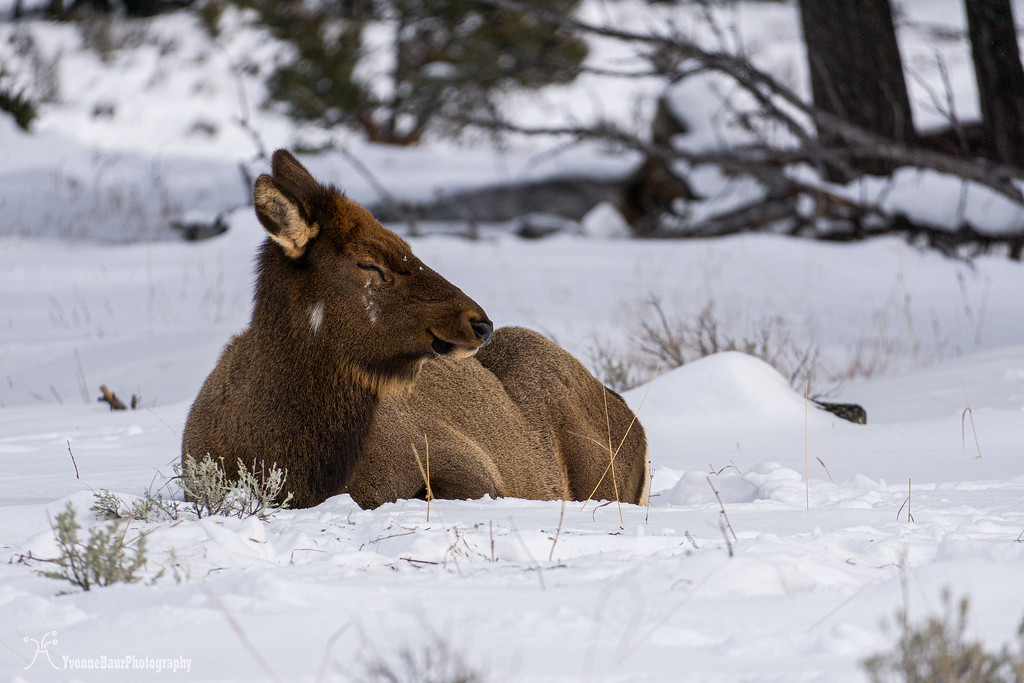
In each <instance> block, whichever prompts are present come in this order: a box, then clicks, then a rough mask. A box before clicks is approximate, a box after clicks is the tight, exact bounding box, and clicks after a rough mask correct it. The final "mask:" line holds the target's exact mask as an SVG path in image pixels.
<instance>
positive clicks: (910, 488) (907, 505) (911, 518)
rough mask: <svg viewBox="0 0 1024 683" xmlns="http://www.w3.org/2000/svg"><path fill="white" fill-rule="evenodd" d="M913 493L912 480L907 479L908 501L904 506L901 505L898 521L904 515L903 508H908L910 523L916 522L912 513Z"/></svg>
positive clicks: (898, 511) (897, 514)
mask: <svg viewBox="0 0 1024 683" xmlns="http://www.w3.org/2000/svg"><path fill="white" fill-rule="evenodd" d="M912 493H913V491H912V487H911V480H910V479H909V478H908V479H907V498H906V500H904V501H903V505H900V509H899V510H897V511H896V519H897V520H898V519H899V518H900V515H901V514H903V508H907V521H908V522H913V521H914V515H912V514H911V513H910V496H911V494H912Z"/></svg>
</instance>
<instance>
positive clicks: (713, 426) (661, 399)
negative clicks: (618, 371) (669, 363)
mask: <svg viewBox="0 0 1024 683" xmlns="http://www.w3.org/2000/svg"><path fill="white" fill-rule="evenodd" d="M645 393H647V388H646V387H642V388H638V389H634V390H633V391H630V392H627V393H626V394H625V398H626V401H627V402H628V403H629V405H630V407H632V408H633V410H635V411H636V412H637V415H638V416H639V419H640V422H641V423H642V424H643V426H644V429H645V431H646V433H647V443H648V452H649V454H650V458H651V463H652V464H653V466H654V469H655V471H656V472H657V470H658V469H659V468H661V467H664V468H672V469H678V470H682V471H687V470H692V469H693V468H694V465H695V464H697V463H699V464H708V465H709V468H708V469H709V470H714V471H717V470H719V469H720V468H722V467H724V466H726V465H728V464H729V463H730V462H731V461H732V459H733V458H735V457H737V456H738V454H739V452H740V451H743V452H744V454H745V456H748V457H749V456H753V457H754V458H756V459H755V462H768V461H773V460H780V459H781V461H782V462H783V463H786V462H789V460H788V457H789V456H791V455H795V454H797V453H799V454H800V458H801V459H802V458H803V447H804V446H803V443H804V432H805V429H807V430H811V431H812V432H815V431H820V430H822V429H844V428H845V427H844V426H845V425H846V424H847V423H843V422H842V420H839V419H838V418H836V417H835V416H833V415H831V414H830V413H826V412H824V411H822V410H820V409H818V408H816V407H814V406H813V404H812V405H811V406H810V407H808V406H807V405H806V403H805V400H804V397H803V396H802V395H801V394H799V393H797V392H795V391H794V390H793V389H792V388H791V387H790V386H789V384H788V383H787V382H786V380H785V378H784V377H782V375H780V374H779V373H778V372H777V371H776V370H775V369H774V368H772V367H771V366H770V365H768V364H767V363H765V362H764V361H762V360H760V359H758V358H755V357H753V356H750V355H748V354H745V353H739V352H735V351H730V352H725V353H718V354H715V355H712V356H708V357H706V358H702V359H701V360H698V361H695V362H693V363H689V364H687V365H684V366H682V367H680V368H678V369H676V370H673V371H672V372H670V373H669V374H667V375H665V376H663V377H660V378H658V379H656V380H655V381H654V383H653V384H652V385H651V387H650V392H649V393H648V395H647V398H646V400H644V394H645ZM641 402H643V405H641ZM850 427H851V428H852V427H853V426H852V425H850ZM752 449H753V450H752ZM745 459H746V458H745ZM663 483H664V482H663ZM704 486H705V487H707V484H706V483H704Z"/></svg>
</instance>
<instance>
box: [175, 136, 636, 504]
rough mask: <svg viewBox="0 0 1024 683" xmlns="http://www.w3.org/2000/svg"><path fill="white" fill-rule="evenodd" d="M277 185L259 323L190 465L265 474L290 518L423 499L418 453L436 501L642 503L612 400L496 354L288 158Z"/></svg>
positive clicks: (269, 178) (549, 349)
mask: <svg viewBox="0 0 1024 683" xmlns="http://www.w3.org/2000/svg"><path fill="white" fill-rule="evenodd" d="M272 170H273V173H272V175H262V176H260V177H259V178H258V179H257V181H256V185H255V189H254V197H255V203H256V214H257V217H258V218H259V220H260V223H262V224H263V227H264V228H265V229H266V231H267V233H268V239H267V241H266V242H265V243H264V244H263V247H262V249H261V251H260V255H259V260H258V266H257V274H258V277H257V284H256V293H255V305H254V309H253V316H252V323H251V324H250V326H249V328H248V329H247V330H245V331H243V332H242V333H241V334H239V335H236V336H235V337H234V338H233V339H232V340H231V342H230V343H229V344H228V345H227V346H226V347H225V349H224V352H223V354H222V355H221V358H220V361H219V362H218V364H217V366H216V368H214V370H213V372H212V373H210V376H209V377H208V378H207V379H206V382H205V383H204V384H203V387H202V389H200V391H199V395H198V396H197V397H196V400H195V403H194V404H193V405H192V410H191V411H190V412H189V416H188V421H187V423H186V425H185V434H184V437H183V439H182V458H183V459H184V457H185V455H186V454H191V455H193V456H194V457H201V456H202V455H205V454H206V453H210V454H211V455H212V456H213V457H215V458H218V459H222V460H223V462H224V463H225V464H230V465H232V466H233V464H234V463H236V462H237V460H238V459H242V460H243V461H245V462H247V463H251V462H252V461H253V460H254V459H255V460H256V461H257V462H259V461H262V462H264V463H265V464H266V465H268V466H269V465H272V464H274V463H276V464H277V465H278V466H280V467H283V468H285V469H287V471H288V481H287V484H286V489H287V490H289V491H292V492H294V494H295V497H294V499H293V500H292V504H293V505H294V506H296V507H309V506H313V505H317V504H319V503H321V502H323V501H324V500H326V499H327V498H329V497H330V496H333V495H335V494H338V493H341V492H343V491H345V490H346V489H347V490H348V491H349V492H350V493H351V494H352V497H353V498H354V499H355V500H356V502H358V503H359V504H360V505H361V506H363V507H376V506H377V505H380V504H382V503H385V502H389V501H394V500H397V499H399V498H411V497H416V496H420V497H422V496H423V495H424V494H425V491H426V486H425V483H424V480H423V477H422V475H421V473H420V467H419V465H418V464H417V461H416V456H415V455H414V448H415V451H416V452H417V453H418V454H419V457H420V458H421V459H425V457H426V455H427V453H428V452H429V457H430V484H431V491H432V493H433V495H434V496H435V497H438V498H478V497H481V496H484V495H490V496H492V497H497V496H516V497H521V498H534V499H542V500H550V499H557V498H571V499H576V500H582V499H586V498H587V497H589V496H590V495H591V493H592V491H594V489H595V487H596V492H594V497H595V498H598V499H608V500H612V499H615V498H616V487H617V491H618V496H617V498H618V499H619V500H621V501H623V502H630V503H642V502H645V501H646V497H647V483H648V465H647V444H646V439H645V437H644V433H643V429H642V428H641V426H640V424H639V422H637V421H636V419H635V416H634V415H633V413H632V411H631V410H630V409H629V408H628V407H627V406H626V404H625V402H624V401H623V400H622V399H621V398H620V397H619V396H618V395H617V394H615V393H614V392H612V391H610V390H609V389H606V388H605V387H604V386H603V385H602V384H601V383H600V382H598V381H597V380H596V379H594V377H593V376H592V375H591V374H590V373H589V372H587V370H586V369H585V368H584V367H583V366H582V365H581V364H580V363H579V362H578V361H576V359H575V358H573V357H572V356H571V355H569V354H568V353H566V352H565V351H564V350H562V349H561V348H559V347H558V346H556V345H555V344H553V343H552V342H550V341H549V340H547V339H545V338H544V337H542V336H541V335H539V334H537V333H535V332H531V331H529V330H525V329H521V328H502V329H499V330H497V331H496V332H494V334H493V338H490V330H491V329H492V328H491V324H490V321H488V320H487V315H486V314H485V313H484V311H483V310H482V309H481V308H480V306H479V305H478V304H476V302H474V301H473V300H472V299H470V298H469V297H467V296H466V295H465V294H463V293H462V291H461V290H459V289H458V288H457V287H455V286H454V285H452V284H451V283H449V282H448V281H447V280H445V279H444V278H442V277H441V276H440V275H438V274H437V273H435V272H434V271H432V270H431V269H430V268H428V267H427V266H425V265H424V264H423V263H422V262H421V261H420V260H419V259H417V258H416V257H415V256H414V255H413V254H412V252H411V251H410V249H409V246H408V245H407V244H406V243H405V242H404V241H402V240H401V239H400V238H399V237H398V236H396V235H395V234H394V233H392V232H390V231H389V230H386V229H385V228H383V227H382V226H381V225H380V224H379V223H377V221H375V220H374V219H373V217H372V216H371V215H370V214H369V213H368V212H367V211H366V209H364V208H363V207H362V206H360V205H358V204H356V203H355V202H352V201H350V200H348V199H346V198H345V197H344V196H343V195H342V194H341V193H340V192H338V191H337V190H336V189H335V188H333V187H325V186H322V185H320V184H319V183H317V182H316V181H315V180H314V179H313V178H312V176H310V175H309V173H308V172H307V171H306V169H305V168H303V167H302V166H301V165H300V164H299V162H298V161H297V160H296V159H295V158H294V157H293V156H292V155H291V154H289V153H288V152H286V151H284V150H279V151H277V152H276V153H275V154H274V158H273V162H272ZM488 338H490V343H489V344H488ZM485 345H486V346H485ZM474 354H475V355H474ZM620 443H621V448H620ZM612 454H615V455H614V468H613V469H614V476H613V474H612V473H611V472H609V473H608V474H607V476H604V478H603V480H602V476H603V475H604V473H605V470H606V469H607V468H608V465H609V462H610V461H612V460H613V458H612V457H611V455H612ZM599 481H601V484H600V486H598V482H599Z"/></svg>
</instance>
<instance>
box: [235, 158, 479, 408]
mask: <svg viewBox="0 0 1024 683" xmlns="http://www.w3.org/2000/svg"><path fill="white" fill-rule="evenodd" d="M271 170H272V173H271V175H266V174H265V175H261V176H260V177H259V178H258V179H257V180H256V184H255V189H254V198H255V205H256V215H257V217H258V218H259V220H260V223H262V224H263V227H264V229H265V230H266V231H267V234H268V235H269V239H268V240H267V241H266V243H265V244H264V246H263V251H262V254H261V256H260V262H259V266H258V283H257V292H256V305H255V310H254V312H253V327H254V328H255V327H257V326H262V327H263V328H272V329H273V330H274V332H273V335H274V336H275V337H277V338H276V339H274V340H273V341H272V343H275V344H280V345H286V344H289V343H291V344H292V345H293V346H292V348H291V349H288V350H287V351H286V352H287V353H300V352H301V353H307V354H308V353H312V354H314V355H315V356H316V357H315V358H310V359H308V360H307V359H303V360H302V361H301V362H310V363H328V364H341V365H342V366H343V367H345V368H348V369H350V370H352V371H353V374H354V376H355V377H356V378H358V379H359V380H360V381H362V382H363V383H364V384H367V385H369V386H372V387H374V388H377V389H380V388H382V387H386V386H394V385H398V386H403V385H408V384H409V383H411V382H412V380H413V379H414V378H415V376H416V373H417V372H418V371H419V368H420V367H421V366H422V364H423V362H424V361H426V360H427V359H429V358H431V357H434V356H452V357H468V356H472V355H473V354H474V353H476V350H477V349H479V348H480V347H482V346H483V345H484V344H486V343H487V342H488V341H490V338H491V333H492V332H493V329H494V328H493V325H492V324H491V321H490V320H488V319H487V314H486V313H484V311H483V309H482V308H480V306H479V305H478V304H477V303H476V302H475V301H473V300H472V299H470V298H469V297H468V296H466V295H465V294H463V293H462V291H461V290H460V289H459V288H458V287H456V286H455V285H453V284H451V283H450V282H448V281H447V280H445V279H444V278H443V277H441V276H440V275H438V274H437V273H436V272H434V271H433V270H431V269H430V268H429V267H427V266H426V265H424V263H423V262H422V261H420V260H419V259H418V258H416V256H414V255H413V253H412V251H411V250H410V248H409V245H408V244H406V243H405V241H404V240H402V239H401V238H399V237H398V236H397V235H395V234H394V233H393V232H391V231H390V230H387V229H386V228H384V227H383V226H382V225H381V224H380V223H378V222H377V221H376V220H375V219H374V218H373V216H371V215H370V212H369V211H367V210H366V209H365V208H363V207H362V206H360V205H359V204H357V203H355V202H353V201H351V200H349V199H347V198H346V197H345V196H344V195H343V194H342V193H341V192H340V191H338V190H337V189H336V188H334V187H332V186H324V185H321V184H320V183H318V182H317V181H316V180H315V179H314V178H313V176H311V175H310V174H309V172H308V171H307V170H306V169H305V168H304V167H303V166H302V165H301V164H300V163H299V162H298V160H296V159H295V157H294V156H292V155H291V154H290V153H289V152H287V151H285V150H278V151H277V152H275V153H274V156H273V160H272V163H271Z"/></svg>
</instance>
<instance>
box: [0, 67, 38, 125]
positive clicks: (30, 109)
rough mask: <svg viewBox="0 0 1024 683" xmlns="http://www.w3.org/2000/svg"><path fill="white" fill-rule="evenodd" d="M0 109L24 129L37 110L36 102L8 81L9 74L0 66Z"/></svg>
mask: <svg viewBox="0 0 1024 683" xmlns="http://www.w3.org/2000/svg"><path fill="white" fill-rule="evenodd" d="M0 111H5V112H7V113H8V114H10V115H11V116H13V117H14V122H15V123H16V124H18V128H21V129H22V130H24V131H27V130H29V129H30V128H31V127H32V122H33V121H35V119H36V116H37V115H38V113H39V111H38V109H37V107H36V103H35V102H33V101H32V99H31V98H29V96H28V95H27V94H26V92H25V90H24V89H23V88H18V87H17V86H15V85H13V84H12V83H10V75H9V74H8V73H7V71H6V70H5V69H4V68H3V67H2V66H0Z"/></svg>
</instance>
